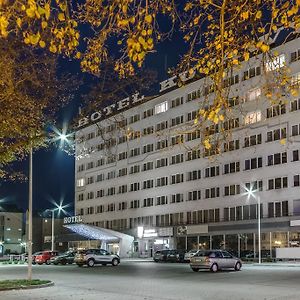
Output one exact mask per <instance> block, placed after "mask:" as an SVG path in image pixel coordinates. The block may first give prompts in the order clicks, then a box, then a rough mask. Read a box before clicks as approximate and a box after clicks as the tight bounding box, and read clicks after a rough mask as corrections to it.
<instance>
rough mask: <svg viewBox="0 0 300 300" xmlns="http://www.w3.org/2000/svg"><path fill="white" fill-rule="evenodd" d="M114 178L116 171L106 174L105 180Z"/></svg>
mask: <svg viewBox="0 0 300 300" xmlns="http://www.w3.org/2000/svg"><path fill="white" fill-rule="evenodd" d="M113 178H116V171H110V172H108V173H107V180H109V179H113Z"/></svg>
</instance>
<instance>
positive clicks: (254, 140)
mask: <svg viewBox="0 0 300 300" xmlns="http://www.w3.org/2000/svg"><path fill="white" fill-rule="evenodd" d="M259 144H261V133H259V134H255V135H251V136H247V137H245V139H244V147H245V148H246V147H250V146H255V145H259Z"/></svg>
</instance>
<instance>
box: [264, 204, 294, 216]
mask: <svg viewBox="0 0 300 300" xmlns="http://www.w3.org/2000/svg"><path fill="white" fill-rule="evenodd" d="M288 215H289V208H288V201H282V202H269V203H268V217H269V218H278V217H279V218H280V217H287V216H288Z"/></svg>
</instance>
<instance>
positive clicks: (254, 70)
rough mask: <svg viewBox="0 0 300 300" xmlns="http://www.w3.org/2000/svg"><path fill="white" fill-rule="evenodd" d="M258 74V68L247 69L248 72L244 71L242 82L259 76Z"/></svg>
mask: <svg viewBox="0 0 300 300" xmlns="http://www.w3.org/2000/svg"><path fill="white" fill-rule="evenodd" d="M260 74H261V69H260V66H258V67H253V68H249V69H248V70H246V71H244V74H243V80H247V79H249V78H253V77H255V76H259V75H260Z"/></svg>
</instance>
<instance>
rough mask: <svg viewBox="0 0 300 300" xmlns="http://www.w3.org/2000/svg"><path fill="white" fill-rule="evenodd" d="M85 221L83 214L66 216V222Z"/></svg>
mask: <svg viewBox="0 0 300 300" xmlns="http://www.w3.org/2000/svg"><path fill="white" fill-rule="evenodd" d="M81 222H83V219H82V216H72V217H65V218H64V224H73V223H81Z"/></svg>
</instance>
